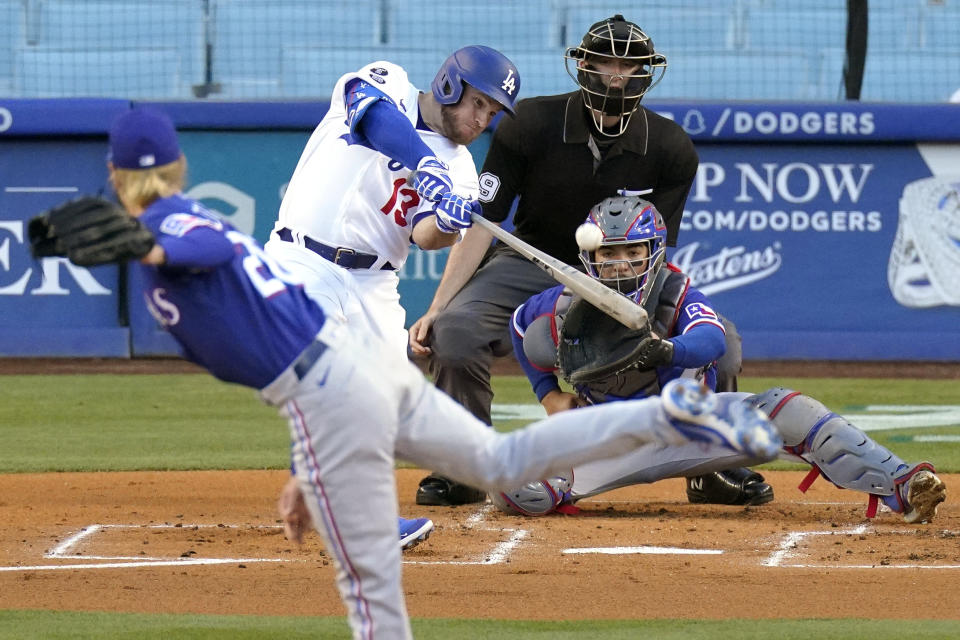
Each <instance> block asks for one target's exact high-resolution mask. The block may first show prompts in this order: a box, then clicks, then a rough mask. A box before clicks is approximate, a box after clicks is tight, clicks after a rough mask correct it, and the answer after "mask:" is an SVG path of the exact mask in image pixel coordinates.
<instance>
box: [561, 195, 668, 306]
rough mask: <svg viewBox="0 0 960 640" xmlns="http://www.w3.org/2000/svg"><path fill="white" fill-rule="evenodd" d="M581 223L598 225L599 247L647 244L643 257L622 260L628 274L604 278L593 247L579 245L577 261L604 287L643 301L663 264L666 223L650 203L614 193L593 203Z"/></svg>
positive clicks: (602, 263) (611, 262)
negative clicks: (578, 259) (610, 196)
mask: <svg viewBox="0 0 960 640" xmlns="http://www.w3.org/2000/svg"><path fill="white" fill-rule="evenodd" d="M584 224H593V225H596V226H597V227H599V228H600V231H601V232H602V233H603V238H602V239H601V241H600V246H601V247H610V246H616V245H637V244H640V243H644V244H646V245H647V257H646V258H643V259H642V260H637V261H636V262H632V261H625V260H616V261H609V262H610V264H613V262H626V263H627V264H628V265H629V267H630V270H629V273H628V274H627V275H624V274H609V275H608V276H607V277H604V265H605V264H607V261H603V260H599V259H598V258H597V255H596V249H593V248H590V247H586V248H585V247H581V248H580V261H581V262H582V263H583V266H584V267H586V270H587V273H588V274H589V275H590V276H591V277H593V278H596V279H597V280H599V281H600V282H602V283H604V284H605V285H607V286H608V287H610V288H612V289H614V290H616V291H619V292H620V293H622V294H624V295H626V296H628V297H630V298H633V299H634V300H635V301H636V302H638V303H639V304H644V303H645V302H646V301H647V297H648V296H649V295H650V291H651V290H652V289H653V285H654V283H655V282H656V279H657V273H658V272H659V271H660V267H661V266H663V262H664V259H665V255H666V251H667V225H666V224H665V223H664V222H663V217H662V216H661V215H660V212H659V211H657V208H656V207H655V206H654V205H653V203H652V202H649V201H647V200H644V199H643V198H639V197H637V196H614V197H612V198H607V199H605V200H603V201H602V202H600V203H598V204H596V205H594V206H593V208H592V209H591V210H590V215H589V216H587V220H586V222H584Z"/></svg>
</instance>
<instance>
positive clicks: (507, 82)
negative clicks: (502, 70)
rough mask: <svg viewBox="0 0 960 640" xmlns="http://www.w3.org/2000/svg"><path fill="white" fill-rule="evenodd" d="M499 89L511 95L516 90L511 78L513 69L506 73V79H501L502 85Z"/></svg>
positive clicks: (513, 80)
mask: <svg viewBox="0 0 960 640" xmlns="http://www.w3.org/2000/svg"><path fill="white" fill-rule="evenodd" d="M500 88H501V89H503V90H504V91H506V92H507V93H509V94H510V95H513V92H514V91H516V90H517V84H516V81H515V79H514V77H513V69H509V70H508V71H507V77H506V78H504V79H503V84H501V85H500Z"/></svg>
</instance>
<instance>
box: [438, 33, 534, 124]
mask: <svg viewBox="0 0 960 640" xmlns="http://www.w3.org/2000/svg"><path fill="white" fill-rule="evenodd" d="M464 84H469V85H470V86H471V87H473V88H474V89H476V90H477V91H479V92H480V93H483V94H484V95H486V96H488V97H489V98H491V99H492V100H494V101H496V102H498V103H499V104H500V105H501V106H502V107H503V109H504V110H505V111H506V112H507V113H509V114H511V115H512V114H513V113H514V108H515V103H516V99H517V94H518V93H519V91H520V75H519V74H518V73H517V69H516V67H515V66H514V64H513V63H512V62H511V61H510V60H509V59H508V58H507V57H506V56H505V55H503V54H502V53H500V52H499V51H497V50H496V49H491V48H490V47H485V46H482V45H470V46H467V47H463V48H461V49H457V50H456V51H454V52H453V53H452V54H450V56H449V57H448V58H447V59H446V60H445V61H444V63H443V65H442V66H441V67H440V70H439V71H438V72H437V75H436V77H434V79H433V82H432V83H431V85H430V88H431V89H432V91H433V95H434V97H435V98H436V100H437V102H439V103H440V104H446V105H450V104H456V103H457V102H459V101H460V98H461V97H462V95H463V85H464Z"/></svg>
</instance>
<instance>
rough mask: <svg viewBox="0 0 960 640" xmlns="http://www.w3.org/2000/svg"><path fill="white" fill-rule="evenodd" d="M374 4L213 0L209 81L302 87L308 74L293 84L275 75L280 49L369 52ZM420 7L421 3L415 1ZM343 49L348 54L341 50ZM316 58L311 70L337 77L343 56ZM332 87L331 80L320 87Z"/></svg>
mask: <svg viewBox="0 0 960 640" xmlns="http://www.w3.org/2000/svg"><path fill="white" fill-rule="evenodd" d="M379 7H380V2H379V1H378V0H350V1H344V0H332V1H330V0H328V1H325V2H318V1H316V0H271V1H269V2H267V1H264V0H215V2H214V3H213V5H212V10H213V14H212V24H213V29H212V34H213V45H214V54H213V64H212V68H213V80H214V82H217V83H220V84H221V87H222V92H221V94H220V96H222V97H231V98H247V97H250V98H255V97H277V96H283V95H295V94H284V93H280V91H281V86H294V87H301V88H303V90H306V89H305V87H306V86H307V85H310V82H308V79H305V80H304V83H306V84H304V83H295V84H293V85H291V84H290V79H289V78H286V79H284V80H281V77H280V76H281V72H282V68H283V66H284V64H283V60H282V57H283V53H282V52H283V50H284V49H286V48H300V47H303V48H307V49H309V48H313V47H317V48H343V49H347V48H352V49H366V50H367V51H368V52H369V51H370V50H371V49H372V48H374V47H378V46H380V33H381V28H380V23H381V14H380V9H379ZM421 11H426V9H424V8H423V7H422V6H421ZM343 55H344V56H345V57H347V58H348V57H349V54H347V53H344V54H343ZM369 55H371V54H370V53H368V56H369ZM303 62H305V61H303ZM316 62H317V64H318V66H317V67H316V68H314V69H312V70H311V72H312V73H314V74H316V75H317V76H318V77H323V78H325V79H328V78H329V77H330V76H332V75H336V76H337V77H339V75H340V74H341V73H343V72H344V71H346V70H347V69H346V68H342V65H343V64H344V62H346V60H343V61H340V60H337V59H336V58H331V57H330V56H321V57H319V58H317V59H316ZM289 64H290V63H288V64H287V66H289ZM330 64H333V65H339V66H340V67H341V68H342V70H341V69H331V68H329V65H330ZM357 64H358V65H359V64H363V63H362V62H359V63H357ZM310 86H312V85H310ZM332 87H333V85H332V84H331V85H330V86H329V87H328V88H327V89H326V92H325V93H327V94H328V93H329V91H330V89H331V88H332ZM296 95H304V94H296Z"/></svg>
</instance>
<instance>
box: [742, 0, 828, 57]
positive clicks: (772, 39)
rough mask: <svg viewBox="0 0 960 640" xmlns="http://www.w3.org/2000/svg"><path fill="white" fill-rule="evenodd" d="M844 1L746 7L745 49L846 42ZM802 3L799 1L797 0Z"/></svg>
mask: <svg viewBox="0 0 960 640" xmlns="http://www.w3.org/2000/svg"><path fill="white" fill-rule="evenodd" d="M845 4H846V3H842V2H837V3H836V5H837V6H836V8H821V9H798V8H794V7H795V5H789V4H787V3H781V4H777V5H776V6H775V7H756V8H748V9H746V11H745V14H746V15H745V17H744V25H743V44H744V47H745V48H747V49H759V50H773V49H779V50H783V49H806V50H819V49H824V48H829V47H843V46H845V45H846V42H847V10H846V8H845ZM796 5H801V6H802V3H796Z"/></svg>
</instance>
